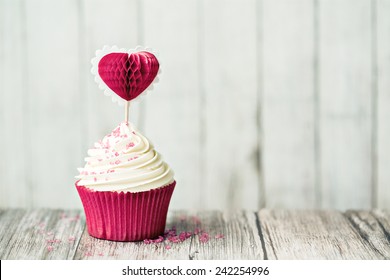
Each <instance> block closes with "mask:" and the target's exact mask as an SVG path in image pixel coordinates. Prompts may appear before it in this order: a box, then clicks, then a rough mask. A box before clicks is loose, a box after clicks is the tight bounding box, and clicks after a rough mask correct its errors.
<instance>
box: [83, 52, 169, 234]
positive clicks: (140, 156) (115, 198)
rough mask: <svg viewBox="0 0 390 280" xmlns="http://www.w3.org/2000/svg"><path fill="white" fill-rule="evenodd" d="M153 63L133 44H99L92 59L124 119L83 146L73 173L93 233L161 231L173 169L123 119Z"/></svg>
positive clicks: (149, 78)
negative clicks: (131, 46)
mask: <svg viewBox="0 0 390 280" xmlns="http://www.w3.org/2000/svg"><path fill="white" fill-rule="evenodd" d="M156 65H157V69H156ZM152 68H154V69H152ZM158 69H159V64H158V61H157V59H156V57H155V56H154V55H153V54H152V53H151V52H147V51H144V50H142V51H140V50H138V49H135V50H130V51H125V52H124V50H123V49H122V50H119V49H117V48H115V47H113V48H104V49H103V50H102V51H100V52H98V53H97V58H95V59H94V60H93V68H92V72H93V73H95V74H96V76H97V77H98V78H97V79H95V80H96V81H97V82H98V83H99V85H100V87H102V86H101V85H102V83H104V85H105V87H106V88H105V91H106V94H107V91H108V92H109V91H112V93H115V94H116V95H117V96H119V97H120V98H121V99H124V101H123V104H124V105H125V121H123V122H122V123H120V124H119V125H118V126H117V127H116V128H115V129H114V130H113V131H112V132H111V133H110V134H108V135H106V136H105V137H104V138H103V139H102V140H100V141H98V142H96V143H95V144H94V147H93V148H91V149H89V150H88V157H87V158H86V159H85V161H86V164H85V167H84V168H79V172H80V174H79V175H78V176H76V178H77V179H78V181H77V182H76V188H77V191H78V193H79V195H80V198H81V202H82V204H83V207H84V211H85V216H86V223H87V228H88V232H89V234H90V235H91V236H94V237H96V238H101V239H107V240H115V241H137V240H143V239H151V238H155V237H158V236H159V235H162V234H163V233H164V229H165V223H166V217H167V212H168V207H169V203H170V199H171V196H172V193H173V190H174V188H175V185H176V181H175V180H174V174H173V171H172V169H171V168H170V167H169V165H168V164H167V163H165V162H164V161H163V160H162V158H161V155H160V154H159V153H158V152H157V151H156V150H155V149H154V146H153V145H152V143H151V142H150V141H149V140H148V139H147V138H146V137H145V136H143V135H142V134H141V133H140V132H139V131H138V130H137V129H136V127H135V126H134V125H133V124H131V123H130V122H128V120H127V119H128V103H129V101H130V100H133V99H135V98H136V97H138V96H139V95H140V94H141V93H142V92H144V91H145V90H147V89H148V88H149V86H150V85H151V84H152V82H153V80H155V77H156V76H157V73H158ZM112 72H113V73H112ZM103 88H104V87H103ZM109 93H110V92H109ZM112 93H111V94H112ZM108 95H109V94H108ZM113 101H115V102H117V101H120V99H118V98H113ZM118 103H120V102H118Z"/></svg>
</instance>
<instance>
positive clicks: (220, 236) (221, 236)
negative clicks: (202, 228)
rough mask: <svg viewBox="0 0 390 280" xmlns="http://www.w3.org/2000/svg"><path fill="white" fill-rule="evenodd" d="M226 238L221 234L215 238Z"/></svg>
mask: <svg viewBox="0 0 390 280" xmlns="http://www.w3.org/2000/svg"><path fill="white" fill-rule="evenodd" d="M224 237H225V236H224V235H223V234H221V233H219V234H217V235H216V236H215V239H221V238H224Z"/></svg>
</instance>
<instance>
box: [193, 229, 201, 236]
mask: <svg viewBox="0 0 390 280" xmlns="http://www.w3.org/2000/svg"><path fill="white" fill-rule="evenodd" d="M200 232H202V230H201V229H200V228H198V227H197V228H195V230H194V234H195V235H197V234H199V233H200Z"/></svg>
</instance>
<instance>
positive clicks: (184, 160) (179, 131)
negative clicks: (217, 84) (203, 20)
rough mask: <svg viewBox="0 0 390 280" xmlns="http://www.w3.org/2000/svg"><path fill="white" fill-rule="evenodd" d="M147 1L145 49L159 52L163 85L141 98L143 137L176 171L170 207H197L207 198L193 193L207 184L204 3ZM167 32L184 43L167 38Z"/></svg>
mask: <svg viewBox="0 0 390 280" xmlns="http://www.w3.org/2000/svg"><path fill="white" fill-rule="evenodd" d="M142 3H143V5H144V6H143V9H142V10H143V11H144V13H143V20H144V23H143V32H144V40H145V45H147V46H151V47H153V49H155V50H157V51H158V54H159V57H158V58H159V59H160V62H161V70H162V73H161V75H160V77H159V78H160V82H159V83H158V84H156V85H155V86H154V90H153V91H152V92H150V93H148V96H146V97H145V98H144V99H143V100H141V102H142V103H145V106H144V109H145V111H144V122H145V125H144V126H145V127H144V133H145V135H146V136H147V137H148V138H149V139H150V140H151V141H152V143H153V144H154V145H155V147H156V149H157V151H159V152H160V153H161V154H162V155H163V157H164V160H165V161H166V162H167V163H168V164H169V165H170V166H171V167H172V169H173V170H174V172H175V179H176V181H177V185H176V189H175V192H174V195H173V197H172V202H171V206H170V207H171V209H196V208H197V206H198V205H200V204H201V202H202V198H203V195H202V193H201V192H194V191H193V190H194V189H198V188H200V186H201V182H202V173H201V164H202V163H201V151H202V146H201V138H200V132H201V127H200V126H201V119H200V112H201V106H202V104H201V95H200V92H199V91H200V80H199V73H198V67H199V57H198V45H199V35H198V26H197V25H198V18H199V1H197V0H190V1H180V0H169V1H159V0H148V1H142ZM167 34H175V37H176V38H180V39H178V40H165V38H166V36H167ZM179 51H181V52H182V53H183V55H178V52H179ZM183 72H185V75H183V76H182V74H183ZM135 106H137V104H136V105H135ZM188 194H191V199H189V197H188Z"/></svg>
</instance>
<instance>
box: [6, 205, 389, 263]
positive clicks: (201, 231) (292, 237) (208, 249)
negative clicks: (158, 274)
mask: <svg viewBox="0 0 390 280" xmlns="http://www.w3.org/2000/svg"><path fill="white" fill-rule="evenodd" d="M173 228H176V233H177V234H179V233H181V232H192V233H193V234H192V236H191V237H189V238H188V239H186V240H185V241H183V242H179V243H174V242H172V241H169V240H165V241H164V242H162V243H153V244H146V243H144V242H113V241H107V240H100V239H96V238H93V237H91V236H89V234H88V232H87V229H86V227H85V220H84V217H83V213H82V211H79V210H66V211H63V210H49V209H39V210H33V211H31V210H28V211H26V210H20V209H11V210H4V209H0V258H1V259H102V260H110V259H128V260H132V259H138V260H153V259H173V260H175V259H176V260H180V259H183V260H186V259H190V260H193V259H197V260H208V259H229V260H231V259H258V260H262V259H367V260H369V259H390V213H389V211H386V210H373V211H352V210H350V211H347V212H346V213H341V212H338V211H328V210H268V209H263V210H261V211H259V212H258V213H255V212H249V211H233V212H220V211H202V212H193V211H174V212H170V213H169V217H168V222H167V227H166V229H173ZM195 231H197V233H196V234H194V232H195Z"/></svg>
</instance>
